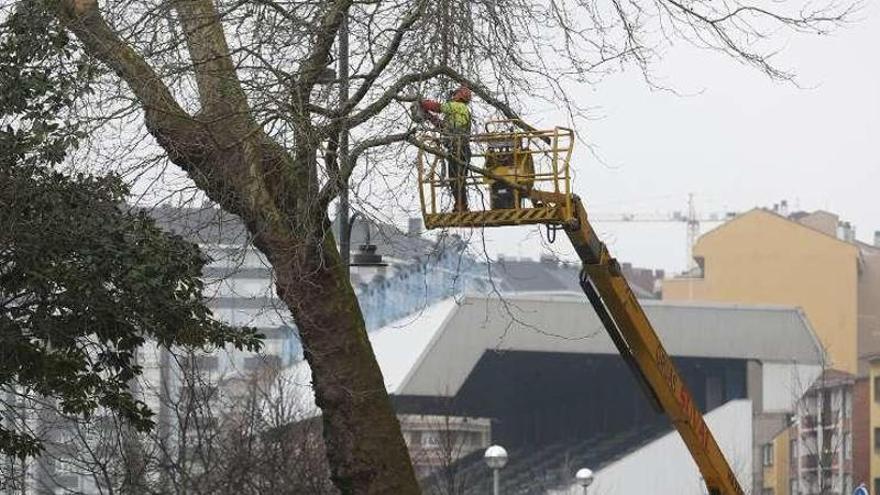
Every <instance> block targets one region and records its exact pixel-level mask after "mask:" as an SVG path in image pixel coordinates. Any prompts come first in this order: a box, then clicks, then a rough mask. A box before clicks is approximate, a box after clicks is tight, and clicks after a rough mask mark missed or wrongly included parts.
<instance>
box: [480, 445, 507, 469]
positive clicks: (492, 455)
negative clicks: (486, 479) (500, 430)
mask: <svg viewBox="0 0 880 495" xmlns="http://www.w3.org/2000/svg"><path fill="white" fill-rule="evenodd" d="M483 459H485V460H486V464H487V465H488V466H489V468H490V469H501V468H503V467H504V466H506V465H507V451H506V450H504V447H502V446H500V445H493V446H491V447H489V448H488V449H486V453H485V454H484V455H483Z"/></svg>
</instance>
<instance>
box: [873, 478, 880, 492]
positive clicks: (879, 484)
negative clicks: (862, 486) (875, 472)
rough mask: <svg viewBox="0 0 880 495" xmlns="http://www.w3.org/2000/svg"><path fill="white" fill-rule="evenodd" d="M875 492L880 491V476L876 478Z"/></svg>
mask: <svg viewBox="0 0 880 495" xmlns="http://www.w3.org/2000/svg"><path fill="white" fill-rule="evenodd" d="M874 493H880V478H874Z"/></svg>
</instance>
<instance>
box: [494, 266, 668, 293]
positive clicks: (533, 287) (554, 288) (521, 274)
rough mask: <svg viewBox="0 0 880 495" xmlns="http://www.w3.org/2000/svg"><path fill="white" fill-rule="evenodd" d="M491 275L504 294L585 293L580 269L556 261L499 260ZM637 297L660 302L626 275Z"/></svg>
mask: <svg viewBox="0 0 880 495" xmlns="http://www.w3.org/2000/svg"><path fill="white" fill-rule="evenodd" d="M489 270H491V271H490V272H489V273H490V274H491V275H492V277H493V279H495V284H496V286H497V287H498V289H499V290H500V291H501V292H577V293H580V292H582V290H581V287H580V282H579V280H580V265H579V264H572V263H559V262H557V261H555V260H554V259H549V258H544V259H541V260H540V261H533V260H516V259H513V260H511V259H504V258H502V259H499V260H498V261H496V262H494V263H492V265H491V267H490V268H489ZM624 276H625V277H626V279H627V281H628V282H629V284H630V287H631V288H632V290H633V292H634V293H635V295H636V297H638V298H639V299H659V298H658V297H657V294H656V293H654V291H653V290H651V289H650V288H647V287H642V286H640V285H638V284H637V283H635V280H633V278H631V277H630V274H629V273H626V272H625V273H624Z"/></svg>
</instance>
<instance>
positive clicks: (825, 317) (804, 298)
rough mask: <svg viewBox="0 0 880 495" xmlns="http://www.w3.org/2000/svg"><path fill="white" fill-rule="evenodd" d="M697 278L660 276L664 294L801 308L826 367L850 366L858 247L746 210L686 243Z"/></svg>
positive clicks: (669, 297)
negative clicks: (699, 267) (699, 262)
mask: <svg viewBox="0 0 880 495" xmlns="http://www.w3.org/2000/svg"><path fill="white" fill-rule="evenodd" d="M694 256H695V257H698V258H703V260H704V265H703V266H704V271H703V276H702V277H701V278H677V279H667V280H665V281H664V283H663V299H664V300H673V301H675V300H678V301H680V300H695V301H725V302H737V303H748V304H785V305H793V306H800V307H801V308H803V310H804V312H805V313H806V315H807V317H808V318H809V320H810V323H811V324H812V325H813V328H814V330H815V332H816V334H817V335H818V337H819V339H820V340H821V341H822V344H823V346H824V347H825V348H826V350H827V352H828V354H829V358H830V362H829V363H828V365H829V366H830V367H834V368H838V369H841V370H845V371H848V372H850V373H855V372H856V366H857V351H856V345H857V312H858V304H857V299H858V296H857V283H858V248H857V247H856V246H855V245H852V244H848V243H845V242H842V241H839V240H837V239H835V238H833V237H831V236H828V235H825V234H822V233H821V232H819V231H817V230H814V229H812V228H808V227H805V226H803V225H800V224H798V223H795V222H793V221H790V220H787V219H785V218H783V217H780V216H779V215H776V214H773V213H770V212H767V211H764V210H752V211H750V212H748V213H746V214H744V215H741V216H739V217H737V218H736V219H735V220H732V221H730V222H728V223H727V224H725V225H723V226H721V227H719V228H717V229H715V230H713V231H712V232H709V233H708V234H706V235H704V236H703V237H701V238H700V240H699V242H697V245H696V246H695V247H694Z"/></svg>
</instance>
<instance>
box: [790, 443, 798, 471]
mask: <svg viewBox="0 0 880 495" xmlns="http://www.w3.org/2000/svg"><path fill="white" fill-rule="evenodd" d="M797 446H798V444H797V439H794V438H793V439H791V440H790V441H789V443H788V463H789V464H791V465H792V466H797V465H798V449H797Z"/></svg>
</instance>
